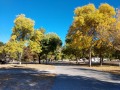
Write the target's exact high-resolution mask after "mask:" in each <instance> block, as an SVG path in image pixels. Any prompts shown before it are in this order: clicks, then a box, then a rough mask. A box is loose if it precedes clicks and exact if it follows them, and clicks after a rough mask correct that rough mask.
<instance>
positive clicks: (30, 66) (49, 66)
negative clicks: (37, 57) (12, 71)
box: [0, 64, 55, 70]
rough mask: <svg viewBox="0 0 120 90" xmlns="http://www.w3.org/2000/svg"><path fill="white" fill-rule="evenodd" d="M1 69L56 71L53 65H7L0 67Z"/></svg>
mask: <svg viewBox="0 0 120 90" xmlns="http://www.w3.org/2000/svg"><path fill="white" fill-rule="evenodd" d="M0 68H32V69H37V70H54V69H55V67H54V66H53V65H44V64H21V65H20V64H5V65H0Z"/></svg>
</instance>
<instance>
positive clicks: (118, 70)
mask: <svg viewBox="0 0 120 90" xmlns="http://www.w3.org/2000/svg"><path fill="white" fill-rule="evenodd" d="M90 68H91V69H94V70H99V71H105V72H109V73H113V74H118V75H120V67H119V66H109V65H103V66H93V67H90Z"/></svg>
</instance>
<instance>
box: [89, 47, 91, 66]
mask: <svg viewBox="0 0 120 90" xmlns="http://www.w3.org/2000/svg"><path fill="white" fill-rule="evenodd" d="M91 51H92V47H90V49H89V66H90V67H91V65H92V61H91Z"/></svg>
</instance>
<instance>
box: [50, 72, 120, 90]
mask: <svg viewBox="0 0 120 90" xmlns="http://www.w3.org/2000/svg"><path fill="white" fill-rule="evenodd" d="M73 73H74V72H73ZM52 90H120V83H111V82H105V81H100V80H97V79H94V78H90V77H84V76H70V75H67V74H60V75H58V76H57V77H56V79H55V83H54V86H53V88H52Z"/></svg>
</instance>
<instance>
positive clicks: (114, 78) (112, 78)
mask: <svg viewBox="0 0 120 90" xmlns="http://www.w3.org/2000/svg"><path fill="white" fill-rule="evenodd" d="M73 69H76V70H80V71H84V72H85V73H86V74H87V72H90V73H93V74H94V75H95V74H96V73H98V75H106V76H107V77H109V78H111V80H116V81H119V82H120V75H116V74H111V73H107V72H103V71H98V70H93V69H86V68H73ZM107 77H106V78H107Z"/></svg>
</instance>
